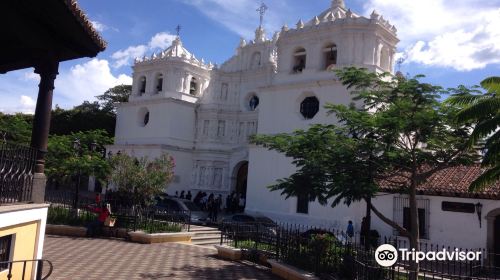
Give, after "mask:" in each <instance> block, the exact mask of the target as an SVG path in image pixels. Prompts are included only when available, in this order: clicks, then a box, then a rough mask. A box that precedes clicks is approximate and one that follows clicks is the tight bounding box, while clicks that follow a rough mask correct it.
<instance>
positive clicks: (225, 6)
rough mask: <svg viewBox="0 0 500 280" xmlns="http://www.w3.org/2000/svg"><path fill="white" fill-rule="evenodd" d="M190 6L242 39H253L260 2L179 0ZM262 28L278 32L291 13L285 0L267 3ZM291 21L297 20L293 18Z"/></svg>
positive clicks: (247, 0)
mask: <svg viewBox="0 0 500 280" xmlns="http://www.w3.org/2000/svg"><path fill="white" fill-rule="evenodd" d="M181 1H182V2H183V3H185V4H188V5H192V6H194V7H195V8H197V9H198V10H199V11H200V12H202V13H204V14H205V15H206V16H208V17H210V18H211V19H213V20H215V21H217V22H220V23H221V24H223V25H224V26H225V27H227V28H228V29H229V30H232V31H234V32H235V33H237V34H239V35H240V36H242V37H244V38H251V39H253V38H254V32H255V29H256V28H257V27H258V25H259V14H258V13H257V11H256V10H257V8H258V7H259V4H260V2H259V1H255V0H239V1H234V0H181ZM268 2H269V3H267V2H266V5H267V6H268V7H269V9H268V10H267V11H266V15H265V20H264V27H265V29H266V30H267V31H268V32H274V31H278V30H279V28H280V27H281V26H282V25H283V24H284V23H285V22H287V21H288V20H290V16H292V13H291V11H290V9H289V5H288V4H287V1H286V0H274V1H272V2H270V1H268ZM291 20H295V21H296V20H298V18H297V19H295V18H293V19H291Z"/></svg>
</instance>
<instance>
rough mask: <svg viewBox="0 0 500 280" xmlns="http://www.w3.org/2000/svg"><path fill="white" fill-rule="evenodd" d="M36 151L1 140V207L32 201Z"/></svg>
mask: <svg viewBox="0 0 500 280" xmlns="http://www.w3.org/2000/svg"><path fill="white" fill-rule="evenodd" d="M35 160H36V150H35V149H33V148H30V147H24V146H20V145H15V144H7V143H5V142H3V141H2V140H0V205H2V204H10V203H19V202H27V201H31V193H32V191H33V175H34V167H35Z"/></svg>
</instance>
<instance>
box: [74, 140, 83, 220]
mask: <svg viewBox="0 0 500 280" xmlns="http://www.w3.org/2000/svg"><path fill="white" fill-rule="evenodd" d="M73 150H75V151H76V156H78V157H81V156H82V155H81V153H82V144H81V142H80V139H78V138H77V139H75V141H73ZM80 175H81V169H80V168H78V181H77V184H76V188H75V199H74V201H73V209H75V211H78V196H79V190H80Z"/></svg>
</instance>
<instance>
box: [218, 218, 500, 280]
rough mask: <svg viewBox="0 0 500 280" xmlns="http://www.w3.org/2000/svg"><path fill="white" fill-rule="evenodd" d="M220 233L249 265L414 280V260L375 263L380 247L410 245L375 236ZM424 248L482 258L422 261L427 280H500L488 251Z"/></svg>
mask: <svg viewBox="0 0 500 280" xmlns="http://www.w3.org/2000/svg"><path fill="white" fill-rule="evenodd" d="M221 231H222V234H221V244H225V245H229V246H232V247H237V248H242V249H243V255H244V256H245V257H246V258H247V259H249V260H252V261H257V262H262V260H263V259H264V260H265V259H269V258H273V259H277V260H280V261H282V262H284V263H287V264H289V265H292V266H295V267H298V268H301V269H304V270H306V271H310V272H314V273H315V274H316V275H318V276H320V277H322V278H329V277H331V276H335V277H340V279H409V278H405V277H409V275H410V260H408V259H404V258H401V256H400V257H399V258H398V260H397V262H396V264H395V265H394V266H392V267H391V268H382V267H381V266H379V265H378V264H377V263H376V261H375V250H376V249H377V247H378V246H379V245H381V244H391V245H393V246H394V247H395V248H396V249H397V250H398V251H399V250H400V249H404V248H406V249H408V248H409V243H408V241H407V240H405V239H402V238H396V237H389V238H385V237H381V236H379V234H378V233H377V232H376V231H371V232H370V233H369V234H360V233H353V234H347V233H346V232H345V231H341V230H336V229H320V228H315V227H307V226H302V225H294V224H276V223H272V224H270V223H248V222H247V223H235V222H230V223H222V224H221ZM420 247H421V248H419V250H421V251H423V252H431V251H442V250H443V249H445V250H446V251H447V252H454V251H460V252H465V253H469V252H471V253H474V254H476V253H480V258H479V259H478V260H470V261H468V260H460V259H454V260H447V261H437V260H434V261H431V260H423V261H420V272H419V273H420V275H425V277H428V278H422V279H483V278H484V279H500V268H497V267H495V263H494V260H495V257H496V256H495V255H494V254H491V253H489V252H488V251H487V250H485V249H481V248H477V249H473V248H472V249H471V248H455V247H451V246H442V245H436V244H430V243H425V242H423V243H421V244H420ZM410 251H411V249H410ZM363 275H366V277H365V276H363ZM376 275H379V276H377V277H375V276H376ZM439 277H441V278H439ZM419 279H420V278H419Z"/></svg>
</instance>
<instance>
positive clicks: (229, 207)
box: [226, 193, 233, 213]
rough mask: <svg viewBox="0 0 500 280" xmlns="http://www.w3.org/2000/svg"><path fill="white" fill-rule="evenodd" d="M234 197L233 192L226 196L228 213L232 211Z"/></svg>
mask: <svg viewBox="0 0 500 280" xmlns="http://www.w3.org/2000/svg"><path fill="white" fill-rule="evenodd" d="M232 199H233V193H230V194H228V195H227V196H226V213H231V201H232Z"/></svg>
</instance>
